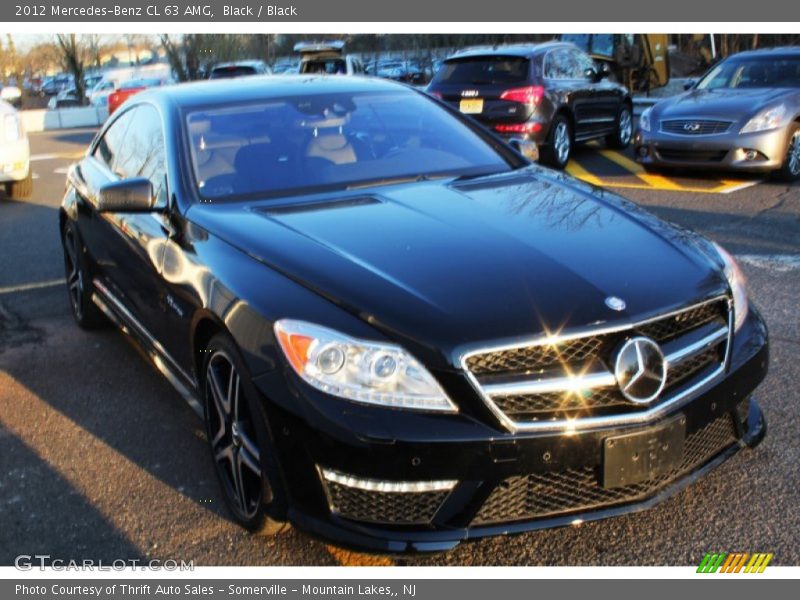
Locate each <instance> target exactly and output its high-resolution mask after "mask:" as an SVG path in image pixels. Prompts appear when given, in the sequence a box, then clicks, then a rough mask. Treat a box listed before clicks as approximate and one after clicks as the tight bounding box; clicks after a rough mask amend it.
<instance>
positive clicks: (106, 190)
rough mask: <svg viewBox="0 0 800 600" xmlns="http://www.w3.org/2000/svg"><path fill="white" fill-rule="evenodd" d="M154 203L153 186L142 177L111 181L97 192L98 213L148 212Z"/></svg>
mask: <svg viewBox="0 0 800 600" xmlns="http://www.w3.org/2000/svg"><path fill="white" fill-rule="evenodd" d="M154 203H155V195H154V193H153V184H152V183H151V182H150V180H149V179H146V178H144V177H134V178H132V179H123V180H121V181H112V182H111V183H107V184H105V185H104V186H102V187H101V188H100V190H98V192H97V210H98V212H150V211H152V210H154V209H153V205H154Z"/></svg>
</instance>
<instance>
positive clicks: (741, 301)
mask: <svg viewBox="0 0 800 600" xmlns="http://www.w3.org/2000/svg"><path fill="white" fill-rule="evenodd" d="M714 248H716V249H717V253H718V254H719V257H720V258H721V259H722V262H723V264H724V265H725V267H724V270H725V277H726V279H727V280H728V283H729V284H730V286H731V292H733V323H734V327H733V328H734V331H737V330H738V329H739V328H741V326H742V325H744V320H745V319H746V318H747V310H748V303H747V279H746V278H745V276H744V273H743V272H742V269H741V268H740V267H739V264H738V263H737V262H736V260H735V259H734V258H733V256H731V255H730V254H729V253H728V251H727V250H725V249H724V248H723V247H722V246H720V245H719V244H717V243H716V242H714Z"/></svg>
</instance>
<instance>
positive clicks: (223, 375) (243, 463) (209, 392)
mask: <svg viewBox="0 0 800 600" xmlns="http://www.w3.org/2000/svg"><path fill="white" fill-rule="evenodd" d="M212 405H213V406H212ZM206 415H207V416H206V419H207V428H208V437H209V442H210V445H211V448H212V453H213V456H214V462H215V465H216V468H217V471H218V473H219V475H220V477H221V478H222V481H223V487H224V489H225V491H226V495H227V496H228V500H229V502H230V504H231V505H232V506H233V507H234V508H235V512H236V513H238V514H240V515H241V516H242V517H243V518H247V519H249V518H252V517H253V516H254V515H255V514H256V511H257V510H258V507H259V506H260V503H261V497H262V496H261V494H262V483H261V477H262V473H261V453H260V450H259V447H258V443H257V441H256V437H255V436H254V429H253V424H252V420H251V417H250V410H249V406H248V404H247V398H246V396H245V393H244V391H243V390H242V385H241V377H240V375H239V373H238V371H237V369H236V368H235V366H234V364H233V362H232V361H231V359H230V358H228V356H226V355H225V353H224V352H222V351H219V352H216V353H215V354H213V355H212V356H211V358H210V359H209V361H208V366H207V368H206Z"/></svg>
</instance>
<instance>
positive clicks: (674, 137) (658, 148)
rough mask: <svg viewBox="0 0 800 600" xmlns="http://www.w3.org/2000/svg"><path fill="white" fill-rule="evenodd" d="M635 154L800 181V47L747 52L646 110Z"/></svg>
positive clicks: (659, 165) (654, 162)
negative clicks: (683, 90)
mask: <svg viewBox="0 0 800 600" xmlns="http://www.w3.org/2000/svg"><path fill="white" fill-rule="evenodd" d="M635 147H636V157H637V159H638V160H639V162H641V163H642V165H643V166H644V167H645V168H646V169H648V170H659V169H663V168H670V167H681V168H693V169H704V170H708V169H731V170H737V171H754V172H773V173H776V174H778V175H780V176H781V177H782V178H783V179H786V180H790V181H794V180H797V179H800V48H774V49H766V50H754V51H750V52H741V53H739V54H734V55H733V56H730V57H728V58H727V59H725V60H723V61H722V62H720V63H718V64H717V65H715V66H714V67H712V68H711V69H710V70H709V71H708V72H707V73H706V74H705V75H704V76H703V77H702V78H701V79H700V80H699V81H697V82H696V83H693V84H690V86H689V89H688V90H687V91H685V92H684V93H682V94H678V95H677V96H673V97H671V98H666V99H664V100H662V101H660V102H659V103H658V104H656V105H655V106H653V107H651V108H648V109H647V110H645V111H644V113H643V114H642V116H641V119H640V121H639V130H638V132H637V135H636V139H635Z"/></svg>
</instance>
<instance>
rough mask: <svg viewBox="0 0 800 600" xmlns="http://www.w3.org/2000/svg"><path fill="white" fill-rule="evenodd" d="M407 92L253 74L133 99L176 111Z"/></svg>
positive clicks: (378, 82)
mask: <svg viewBox="0 0 800 600" xmlns="http://www.w3.org/2000/svg"><path fill="white" fill-rule="evenodd" d="M381 91H400V92H402V91H407V92H408V93H412V92H411V91H410V89H409V88H408V86H406V85H404V84H401V83H397V82H394V81H387V80H385V79H378V78H375V77H338V76H336V75H257V76H254V77H242V78H240V79H236V80H235V82H233V83H232V80H230V79H212V80H208V81H200V82H193V83H181V84H178V85H170V86H165V87H160V88H151V89H150V90H147V91H146V92H143V93H142V94H140V95H138V96H137V99H140V100H150V101H151V102H155V103H163V104H169V105H172V106H174V107H178V108H189V109H191V108H197V107H205V106H213V105H230V104H237V103H247V102H258V101H264V100H269V99H270V98H281V97H284V96H304V95H305V96H308V95H317V94H330V93H337V92H338V93H358V92H381Z"/></svg>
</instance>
